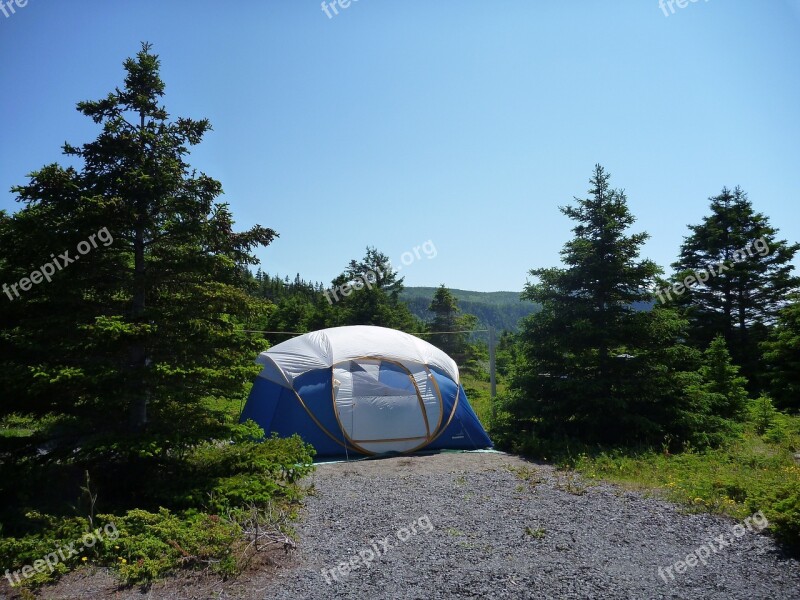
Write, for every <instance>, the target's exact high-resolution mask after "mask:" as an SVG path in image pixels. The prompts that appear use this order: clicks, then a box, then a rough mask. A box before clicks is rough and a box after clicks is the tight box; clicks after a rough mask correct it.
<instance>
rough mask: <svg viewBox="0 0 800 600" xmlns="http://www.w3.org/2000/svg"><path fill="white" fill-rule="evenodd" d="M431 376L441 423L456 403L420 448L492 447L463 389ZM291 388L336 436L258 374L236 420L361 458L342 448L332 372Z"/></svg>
mask: <svg viewBox="0 0 800 600" xmlns="http://www.w3.org/2000/svg"><path fill="white" fill-rule="evenodd" d="M386 376H387V377H391V376H392V374H391V373H390V372H387V373H386ZM433 376H434V378H435V379H436V382H437V384H438V385H439V389H440V391H441V393H442V402H443V409H444V411H443V415H444V416H443V419H442V423H441V427H445V425H446V423H447V418H448V417H449V416H450V414H451V412H452V410H453V405H454V403H455V401H456V398H458V406H457V407H456V411H455V414H454V415H453V418H452V419H451V420H450V423H449V425H447V426H446V428H445V430H444V431H443V432H442V433H441V435H439V436H438V437H437V438H436V439H435V440H434V441H433V443H431V444H429V445H427V446H425V447H424V448H421V449H420V450H440V449H454V450H474V449H479V448H489V447H491V446H492V442H491V440H490V439H489V436H488V435H487V434H486V432H485V431H484V429H483V427H482V426H481V424H480V421H479V420H478V417H477V416H476V415H475V412H474V411H473V410H472V407H471V406H470V405H469V402H468V401H467V396H466V394H465V393H464V389H463V388H462V387H461V386H460V385H457V384H456V383H455V382H454V381H452V380H451V379H450V378H449V377H447V376H446V375H444V374H442V373H439V372H438V371H434V372H433ZM295 389H296V390H297V393H298V395H299V396H300V397H301V398H302V399H303V401H304V402H305V405H306V407H307V408H308V411H310V412H312V413H313V415H314V417H316V419H317V420H318V421H319V422H320V424H321V425H322V426H323V427H325V429H327V430H328V432H329V433H330V434H331V436H333V437H335V438H336V439H335V440H334V439H331V436H329V435H327V434H326V433H325V432H324V431H322V429H320V427H319V426H318V425H317V424H316V423H315V422H314V420H313V419H312V418H311V417H310V416H309V414H308V411H306V409H305V408H303V406H302V405H301V404H300V401H299V400H298V399H297V396H296V395H295V394H294V392H293V391H292V390H290V389H287V388H285V387H282V386H280V385H278V384H276V383H273V382H271V381H267V380H266V379H262V378H261V377H257V378H256V381H255V383H254V384H253V388H252V390H251V391H250V397H249V398H248V400H247V403H246V404H245V407H244V410H243V411H242V415H241V417H240V420H241V421H246V420H247V419H252V420H253V421H255V422H256V423H257V424H258V425H259V426H260V427H261V428H262V429H264V431H265V432H266V434H267V435H270V433H271V432H276V433H277V434H278V435H280V436H281V437H288V436H291V435H293V434H295V433H296V434H298V435H299V436H300V437H302V438H303V440H305V441H306V442H308V443H309V444H311V445H312V446H314V448H315V449H316V451H317V457H337V456H344V455H345V453H347V454H349V455H351V456H352V455H354V454H355V455H357V456H362V454H360V453H359V452H358V451H357V450H355V449H353V448H352V447H350V446H349V444H348V445H347V450H346V451H345V443H346V442H345V437H344V434H343V432H342V430H341V428H340V427H339V423H338V421H337V419H336V415H335V413H334V408H333V396H332V390H331V372H330V371H329V370H325V369H320V370H317V371H311V372H309V373H305V374H304V375H301V376H300V377H298V378H297V379H295Z"/></svg>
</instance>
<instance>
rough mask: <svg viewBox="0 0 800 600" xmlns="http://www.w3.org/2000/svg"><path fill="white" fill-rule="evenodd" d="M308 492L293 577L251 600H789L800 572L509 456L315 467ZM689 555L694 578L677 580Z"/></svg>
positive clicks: (709, 528)
mask: <svg viewBox="0 0 800 600" xmlns="http://www.w3.org/2000/svg"><path fill="white" fill-rule="evenodd" d="M520 468H521V469H522V471H519V470H518V469H520ZM515 470H516V471H515ZM520 474H522V475H523V476H527V477H528V480H526V479H521V478H520ZM312 480H313V483H314V485H315V488H316V493H315V494H314V495H313V496H311V497H310V498H309V499H308V506H307V513H306V516H305V518H304V519H303V521H302V522H301V524H300V525H299V528H298V533H299V535H300V540H301V542H300V544H299V550H298V552H297V555H296V557H295V560H294V561H293V565H292V566H291V567H290V568H288V569H281V570H279V571H278V574H277V576H275V577H273V578H272V580H271V581H269V582H265V584H266V587H261V586H259V587H261V589H259V595H258V597H260V598H279V599H281V598H285V599H289V598H291V599H293V600H294V599H296V598H311V599H325V598H334V597H335V598H353V599H356V598H357V599H359V600H361V599H364V598H386V599H392V600H395V599H396V600H400V599H420V600H423V599H424V600H428V599H438V598H442V599H444V598H604V599H605V598H636V599H641V598H693V599H694V598H725V599H730V598H743V599H745V598H746V599H752V598H774V599H781V598H800V563H798V561H796V560H791V559H784V558H782V557H781V555H780V553H779V552H778V551H777V550H776V547H775V545H774V543H773V542H772V541H771V540H770V539H769V538H768V537H766V536H764V535H760V534H757V533H755V532H752V531H748V530H747V529H742V528H741V527H739V528H735V525H736V523H735V522H734V521H731V520H728V519H723V518H718V517H711V516H708V515H684V514H681V513H680V511H679V509H678V508H677V507H675V506H673V505H671V504H668V503H665V502H661V501H658V500H653V499H646V498H642V497H641V496H640V495H637V494H634V493H630V492H625V491H622V490H620V489H618V488H615V487H612V486H608V485H597V486H589V487H587V486H585V485H584V484H582V483H581V482H579V481H576V480H574V479H570V478H568V477H567V476H566V475H565V474H563V473H559V472H556V471H554V470H553V469H552V468H551V467H549V466H542V465H531V464H530V463H525V462H524V461H522V460H521V459H519V458H516V457H513V456H510V455H505V454H501V453H463V454H454V453H447V454H439V455H433V456H419V457H413V458H409V457H403V458H392V459H385V460H374V461H362V462H357V463H349V464H345V463H337V464H326V465H321V466H320V467H319V468H318V469H317V472H316V473H315V474H314V475H313V477H312ZM759 522H760V519H756V520H755V521H753V522H752V526H753V529H757V525H758V523H759ZM737 535H738V536H739V537H737ZM719 536H724V537H722V538H720V537H719ZM722 544H727V545H726V546H723V547H720V546H721V545H722ZM701 546H705V549H704V550H698V549H699V548H700V547H701ZM712 546H713V548H714V549H713V551H712V550H711V547H712ZM696 550H698V553H699V554H705V553H707V554H709V556H708V558H705V557H703V558H704V560H705V562H706V564H702V563H696V566H684V569H683V572H682V573H676V567H674V566H673V565H675V563H677V562H678V561H682V560H685V559H686V557H687V556H688V555H689V554H691V553H693V552H695V551H696ZM354 557H356V558H354ZM351 559H352V566H353V567H355V568H354V569H353V570H352V571H350V572H349V573H348V572H347V571H348V568H349V565H347V564H345V563H347V562H349V561H351ZM689 560H690V562H695V561H692V560H691V559H689ZM367 563H369V566H367ZM339 566H341V567H343V568H341V569H340V568H339ZM659 567H661V575H659ZM667 567H672V570H671V571H667ZM330 569H333V571H330ZM323 570H326V571H325V572H323ZM678 570H681V569H680V566H679V567H678ZM665 580H666V581H665ZM253 597H254V598H255V597H256V596H253Z"/></svg>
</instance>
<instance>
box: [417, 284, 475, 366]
mask: <svg viewBox="0 0 800 600" xmlns="http://www.w3.org/2000/svg"><path fill="white" fill-rule="evenodd" d="M428 310H429V311H430V312H432V313H433V315H434V316H433V319H432V320H431V321H430V322H429V323H428V331H430V332H434V333H433V334H432V335H431V336H430V337H429V338H428V341H430V343H432V344H433V345H434V346H437V347H438V348H440V349H442V350H443V351H444V352H446V353H447V354H449V355H450V356H451V357H452V358H453V359H454V360H455V361H456V362H457V363H459V364H462V365H463V364H464V363H465V362H466V360H467V354H468V351H469V348H470V345H469V337H470V334H469V333H466V332H468V331H470V330H472V329H474V328H475V326H476V325H477V323H478V318H477V317H476V316H474V315H469V314H462V313H461V309H459V307H458V300H456V297H455V296H453V294H452V293H451V292H450V290H449V289H447V287H446V286H445V285H444V284H442V285H441V286H439V287H438V288H437V289H436V293H435V294H434V296H433V300H431V303H430V306H429V307H428ZM440 332H453V333H440Z"/></svg>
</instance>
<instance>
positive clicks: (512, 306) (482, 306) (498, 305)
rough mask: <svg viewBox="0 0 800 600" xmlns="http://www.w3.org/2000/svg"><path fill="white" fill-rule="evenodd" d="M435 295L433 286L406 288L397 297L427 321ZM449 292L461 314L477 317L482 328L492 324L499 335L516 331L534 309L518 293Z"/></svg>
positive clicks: (534, 307)
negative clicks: (506, 331)
mask: <svg viewBox="0 0 800 600" xmlns="http://www.w3.org/2000/svg"><path fill="white" fill-rule="evenodd" d="M435 292H436V288H432V287H408V288H405V289H404V290H403V292H402V294H400V298H401V299H402V300H403V301H404V302H405V303H406V304H407V305H408V307H409V308H410V309H411V312H412V313H414V314H415V315H416V316H417V317H419V318H420V319H423V320H425V321H428V320H430V319H431V318H432V317H433V314H432V313H430V312H428V306H430V304H431V300H432V299H433V294H434V293H435ZM450 292H452V294H453V295H454V296H455V297H456V298H457V299H458V306H459V308H461V311H462V312H465V313H469V314H472V315H475V316H476V317H478V322H479V327H480V328H481V329H483V328H485V327H488V326H489V325H493V326H494V327H495V328H496V329H497V331H498V332H500V331H503V330H504V329H507V330H509V331H517V328H518V325H519V320H520V319H521V318H522V317H524V316H526V315H529V314H530V313H532V312H534V311H535V310H536V309H537V306H536V305H535V304H533V303H532V302H528V301H527V300H526V301H524V302H523V301H522V300H520V299H519V296H520V293H519V292H470V291H467V290H453V289H451V290H450Z"/></svg>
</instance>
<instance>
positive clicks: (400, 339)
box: [256, 325, 459, 387]
mask: <svg viewBox="0 0 800 600" xmlns="http://www.w3.org/2000/svg"><path fill="white" fill-rule="evenodd" d="M376 352H377V354H376ZM372 355H376V356H380V357H381V358H384V359H387V360H394V361H398V362H413V363H418V364H425V365H430V366H432V367H436V368H437V369H439V370H441V371H443V372H445V373H446V374H447V375H448V376H449V377H450V378H451V379H452V380H453V381H458V380H459V379H458V367H457V366H456V363H455V361H454V360H453V359H452V358H450V357H449V356H447V354H445V353H444V352H442V351H441V350H439V349H438V348H437V347H435V346H432V345H431V344H429V343H428V342H426V341H424V340H421V339H419V338H418V337H414V336H413V335H410V334H408V333H404V332H402V331H397V330H395V329H387V328H386V327H375V326H373V325H350V326H346V327H331V328H329V329H321V330H320V331H314V332H312V333H307V334H305V335H301V336H299V337H296V338H293V339H291V340H289V341H286V342H282V343H280V344H278V345H277V346H274V347H273V348H270V349H269V350H267V351H266V352H262V353H261V354H260V355H259V357H258V360H257V361H256V362H258V363H259V364H261V365H262V366H263V367H264V370H263V371H262V372H261V375H260V377H264V378H265V379H271V380H272V381H275V383H278V384H281V385H284V384H285V385H287V386H288V387H291V385H292V382H293V381H294V379H295V377H298V376H299V375H302V374H303V373H307V372H309V371H313V370H314V369H326V368H330V367H332V366H333V365H334V364H337V363H341V362H344V361H347V360H352V359H354V358H364V357H368V356H372Z"/></svg>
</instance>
